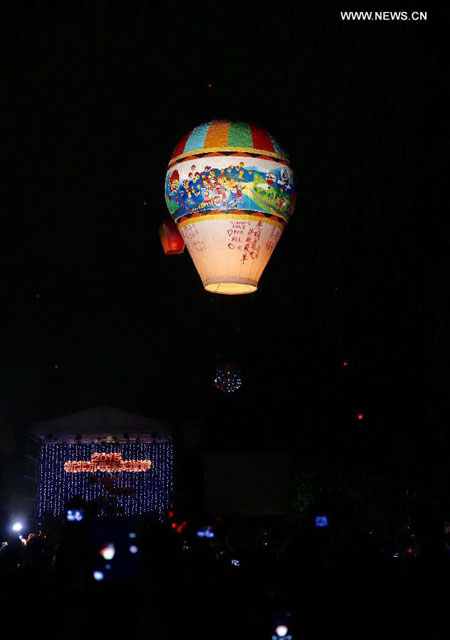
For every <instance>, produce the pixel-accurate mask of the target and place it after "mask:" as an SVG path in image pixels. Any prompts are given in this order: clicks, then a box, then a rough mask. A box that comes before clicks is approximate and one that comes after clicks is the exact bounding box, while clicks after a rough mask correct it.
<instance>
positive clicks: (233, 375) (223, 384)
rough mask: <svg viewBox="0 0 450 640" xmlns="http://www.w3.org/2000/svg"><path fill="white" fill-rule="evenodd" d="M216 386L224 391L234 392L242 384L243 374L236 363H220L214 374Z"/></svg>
mask: <svg viewBox="0 0 450 640" xmlns="http://www.w3.org/2000/svg"><path fill="white" fill-rule="evenodd" d="M214 386H215V387H216V389H218V390H219V391H223V392H224V393H234V392H235V391H238V390H239V389H240V388H241V386H242V375H241V372H240V371H239V369H238V368H237V366H236V365H233V364H224V365H219V366H218V367H217V369H216V374H215V376H214Z"/></svg>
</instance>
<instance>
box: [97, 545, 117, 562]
mask: <svg viewBox="0 0 450 640" xmlns="http://www.w3.org/2000/svg"><path fill="white" fill-rule="evenodd" d="M99 553H100V555H101V556H103V558H104V559H105V560H112V559H113V558H114V556H115V555H116V548H115V546H114V545H113V543H112V542H108V544H106V545H105V546H104V547H103V548H102V549H100V551H99Z"/></svg>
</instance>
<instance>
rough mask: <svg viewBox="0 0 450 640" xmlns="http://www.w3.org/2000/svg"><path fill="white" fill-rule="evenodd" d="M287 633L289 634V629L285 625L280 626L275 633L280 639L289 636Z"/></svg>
mask: <svg viewBox="0 0 450 640" xmlns="http://www.w3.org/2000/svg"><path fill="white" fill-rule="evenodd" d="M287 632H288V628H287V626H286V625H285V624H279V625H278V627H277V628H276V629H275V633H276V634H277V636H278V637H279V638H284V636H285V635H287Z"/></svg>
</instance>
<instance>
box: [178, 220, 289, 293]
mask: <svg viewBox="0 0 450 640" xmlns="http://www.w3.org/2000/svg"><path fill="white" fill-rule="evenodd" d="M283 228H284V223H283V222H282V221H279V220H277V219H273V218H272V219H268V218H264V217H263V216H261V215H258V214H251V213H250V212H248V211H245V212H244V211H235V212H233V213H227V212H222V211H220V212H218V213H217V214H209V215H208V216H199V217H197V218H194V217H193V218H190V219H188V220H185V221H183V222H182V223H180V224H179V231H180V234H181V235H182V237H183V240H184V242H185V244H186V247H187V249H188V251H189V253H190V255H191V257H192V260H193V261H194V264H195V267H196V269H197V271H198V273H199V275H200V277H201V279H202V282H203V286H204V287H205V289H206V291H209V292H211V293H219V294H224V295H241V294H246V293H253V292H254V291H256V289H257V288H258V281H259V278H260V276H261V274H262V272H263V270H264V268H265V266H266V265H267V262H268V261H269V258H270V256H271V254H272V251H273V250H274V248H275V246H276V244H277V242H278V240H279V238H280V236H281V233H282V231H283Z"/></svg>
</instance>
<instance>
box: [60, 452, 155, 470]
mask: <svg viewBox="0 0 450 640" xmlns="http://www.w3.org/2000/svg"><path fill="white" fill-rule="evenodd" d="M151 466H152V463H151V460H122V454H121V453H94V454H93V455H92V458H91V460H90V461H89V460H68V461H67V462H65V463H64V471H67V472H69V473H78V472H80V471H87V472H91V473H92V472H93V471H110V472H116V473H117V472H119V471H135V472H138V471H149V470H150V468H151Z"/></svg>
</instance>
